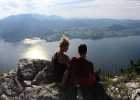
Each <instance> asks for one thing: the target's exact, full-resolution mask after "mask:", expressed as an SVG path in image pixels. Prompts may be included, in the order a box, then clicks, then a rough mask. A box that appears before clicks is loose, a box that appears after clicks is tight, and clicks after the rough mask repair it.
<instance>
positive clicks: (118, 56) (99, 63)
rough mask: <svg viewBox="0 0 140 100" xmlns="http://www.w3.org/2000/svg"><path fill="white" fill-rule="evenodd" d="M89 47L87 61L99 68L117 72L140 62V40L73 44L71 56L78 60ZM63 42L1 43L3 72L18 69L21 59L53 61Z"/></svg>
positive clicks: (139, 37) (35, 39)
mask: <svg viewBox="0 0 140 100" xmlns="http://www.w3.org/2000/svg"><path fill="white" fill-rule="evenodd" d="M81 43H85V44H87V46H88V54H87V58H88V59H89V60H90V61H92V62H93V63H94V65H95V68H96V69H98V68H101V69H102V70H105V71H111V72H117V71H119V70H120V68H126V67H127V66H129V65H130V64H129V62H130V60H131V59H133V60H137V59H140V36H130V37H121V38H104V39H99V40H91V39H87V40H82V39H72V40H70V47H69V51H68V55H69V56H70V57H73V56H77V55H78V54H77V47H78V45H79V44H81ZM58 47H59V41H56V42H47V41H45V40H41V39H39V38H33V39H25V40H23V41H21V42H17V43H10V42H6V41H4V40H0V70H1V71H5V70H7V69H9V68H10V69H11V68H13V67H15V66H16V63H17V62H18V60H19V59H20V58H40V59H47V60H50V59H51V57H52V55H53V54H54V53H55V52H56V51H57V50H58Z"/></svg>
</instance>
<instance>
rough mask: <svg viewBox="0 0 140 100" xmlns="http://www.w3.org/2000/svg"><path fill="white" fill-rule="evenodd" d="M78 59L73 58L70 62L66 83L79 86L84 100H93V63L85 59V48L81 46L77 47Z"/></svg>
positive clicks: (94, 76) (94, 79) (84, 45)
mask: <svg viewBox="0 0 140 100" xmlns="http://www.w3.org/2000/svg"><path fill="white" fill-rule="evenodd" d="M78 53H79V56H80V57H78V58H76V57H74V58H73V59H72V60H71V61H70V68H69V74H70V75H69V78H68V79H67V80H66V83H68V84H70V83H74V84H75V85H78V86H80V87H79V88H80V91H81V92H82V96H83V98H84V100H93V98H92V97H93V96H92V95H93V87H94V86H95V83H96V75H95V73H94V66H93V63H92V62H90V61H88V60H87V59H86V54H87V46H86V44H81V45H80V46H79V47H78Z"/></svg>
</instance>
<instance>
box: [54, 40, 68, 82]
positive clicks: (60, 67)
mask: <svg viewBox="0 0 140 100" xmlns="http://www.w3.org/2000/svg"><path fill="white" fill-rule="evenodd" d="M68 47H69V41H68V40H66V39H65V38H64V39H63V40H62V41H61V42H60V45H59V51H57V52H56V53H55V54H54V56H53V57H52V65H53V67H54V78H55V79H54V81H56V82H62V79H63V75H64V72H65V70H66V69H67V67H68V64H69V57H68V56H67V55H66V54H65V52H67V50H68Z"/></svg>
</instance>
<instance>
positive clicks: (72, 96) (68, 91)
mask: <svg viewBox="0 0 140 100" xmlns="http://www.w3.org/2000/svg"><path fill="white" fill-rule="evenodd" d="M76 98H77V89H76V87H66V88H65V89H64V99H63V100H77V99H76Z"/></svg>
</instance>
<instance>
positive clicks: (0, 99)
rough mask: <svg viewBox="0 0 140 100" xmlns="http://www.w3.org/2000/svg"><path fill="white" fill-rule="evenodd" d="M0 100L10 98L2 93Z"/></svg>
mask: <svg viewBox="0 0 140 100" xmlns="http://www.w3.org/2000/svg"><path fill="white" fill-rule="evenodd" d="M0 100H10V99H8V97H7V96H6V95H5V94H3V95H1V96H0Z"/></svg>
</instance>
